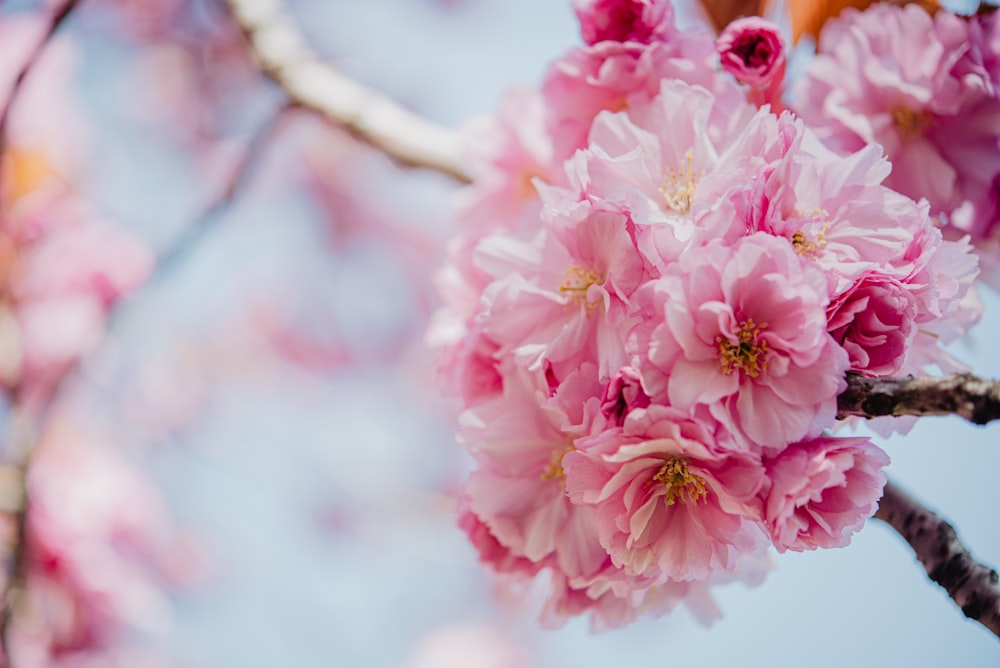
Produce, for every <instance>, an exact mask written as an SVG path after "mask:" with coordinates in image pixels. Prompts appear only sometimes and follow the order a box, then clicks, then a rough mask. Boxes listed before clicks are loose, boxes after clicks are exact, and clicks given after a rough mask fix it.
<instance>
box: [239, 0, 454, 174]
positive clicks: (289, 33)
mask: <svg viewBox="0 0 1000 668" xmlns="http://www.w3.org/2000/svg"><path fill="white" fill-rule="evenodd" d="M226 1H227V4H228V6H229V10H230V12H231V14H232V16H233V18H234V19H235V21H236V23H237V24H239V26H240V29H241V30H242V31H243V33H244V34H245V35H246V38H247V41H248V42H249V45H250V48H251V50H252V51H253V55H254V57H255V58H256V59H257V62H258V64H259V67H260V68H261V71H262V72H264V73H265V74H266V75H267V76H269V77H270V78H271V79H273V80H274V81H275V82H276V83H277V84H278V85H279V86H281V88H282V89H284V91H285V92H286V93H287V94H288V96H289V97H290V98H291V99H293V100H295V101H296V102H298V103H299V104H301V105H302V106H304V107H308V108H309V109H312V110H314V111H317V112H319V113H320V114H322V115H323V116H324V117H325V118H327V119H328V120H329V121H331V122H333V123H335V124H337V125H339V126H341V127H343V128H345V129H346V130H347V131H348V132H350V133H351V134H352V135H354V136H355V137H357V138H358V139H360V140H362V141H364V142H366V143H368V144H371V145H372V146H374V147H375V148H377V149H379V150H380V151H382V152H383V153H385V154H386V155H388V156H389V157H391V158H393V159H394V160H396V161H397V162H398V163H400V164H402V165H404V166H407V167H425V168H428V169H433V170H437V171H439V172H441V173H443V174H446V175H448V176H450V177H452V178H454V179H456V180H458V181H461V182H463V183H465V182H468V181H469V180H470V177H469V176H468V174H466V173H465V170H463V169H462V166H461V161H460V159H459V151H458V140H457V137H456V136H455V133H454V132H452V131H450V130H448V129H445V128H442V127H440V126H437V125H434V124H433V123H430V122H429V121H427V120H425V119H423V118H421V117H420V116H417V115H416V114H414V113H412V112H410V111H408V110H406V109H404V108H403V107H401V106H399V104H397V103H396V102H394V101H393V100H391V99H389V98H388V97H386V96H385V95H382V94H381V93H377V92H375V91H373V90H371V89H368V88H365V87H364V86H362V85H360V84H358V83H357V82H355V81H354V80H352V79H350V78H348V77H346V76H344V75H343V74H341V73H340V72H339V71H337V70H336V69H335V68H333V67H332V66H330V65H329V64H328V63H325V62H323V61H322V60H321V59H320V58H319V56H317V55H316V53H314V52H313V50H312V49H311V48H309V46H308V45H307V44H306V42H305V40H304V39H303V37H302V35H301V34H300V33H299V31H298V29H297V28H296V26H295V24H294V23H293V22H292V20H291V19H290V18H289V16H288V13H287V12H286V11H285V8H284V6H283V4H282V2H281V0H226Z"/></svg>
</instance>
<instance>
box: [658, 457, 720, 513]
mask: <svg viewBox="0 0 1000 668" xmlns="http://www.w3.org/2000/svg"><path fill="white" fill-rule="evenodd" d="M653 480H655V481H656V482H659V483H663V484H664V485H665V486H666V487H667V494H666V496H665V497H664V500H665V501H666V502H667V505H668V506H672V505H674V504H675V503H677V502H678V501H680V502H681V504H682V505H683V504H686V503H689V502H690V503H698V502H699V501H702V500H703V499H705V498H706V497H707V496H708V492H707V491H706V490H705V479H704V478H702V477H701V476H700V475H696V474H694V473H691V471H689V470H688V467H687V461H686V460H684V459H682V458H680V457H673V458H671V459H668V460H667V463H666V464H664V465H663V466H661V467H660V470H659V471H657V472H656V475H654V476H653Z"/></svg>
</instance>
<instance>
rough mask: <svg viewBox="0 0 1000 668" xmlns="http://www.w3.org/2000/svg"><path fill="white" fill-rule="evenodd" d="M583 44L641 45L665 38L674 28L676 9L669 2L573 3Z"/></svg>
mask: <svg viewBox="0 0 1000 668" xmlns="http://www.w3.org/2000/svg"><path fill="white" fill-rule="evenodd" d="M573 5H574V9H575V10H576V15H577V18H579V19H580V34H581V35H582V36H583V41H584V42H586V43H587V44H590V45H594V44H597V43H598V42H642V43H644V44H649V43H650V42H654V41H656V40H658V39H662V38H663V37H664V36H666V35H667V34H668V33H669V32H670V31H671V29H672V28H673V25H674V11H673V7H672V6H671V5H670V3H669V2H667V1H666V0H574V2H573Z"/></svg>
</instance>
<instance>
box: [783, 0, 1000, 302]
mask: <svg viewBox="0 0 1000 668" xmlns="http://www.w3.org/2000/svg"><path fill="white" fill-rule="evenodd" d="M998 20H1000V15H998V14H997V13H996V12H991V13H984V14H981V15H977V16H973V17H961V16H956V15H955V14H952V13H950V12H947V11H940V12H937V13H936V14H935V15H934V16H933V17H932V16H930V15H929V14H928V13H927V12H926V11H925V10H924V9H923V8H921V7H920V5H919V4H908V5H906V6H904V7H900V6H897V5H895V4H892V3H876V4H874V5H872V7H870V8H869V9H867V10H866V11H864V12H858V11H856V10H847V11H845V12H844V13H843V14H842V15H841V17H840V18H838V19H835V20H831V21H830V22H829V23H828V24H827V25H826V26H825V27H824V29H823V33H822V34H821V37H820V43H819V50H818V53H817V56H816V58H815V59H814V60H813V62H812V63H811V64H810V66H809V69H808V72H807V75H806V76H805V77H804V78H803V80H802V81H801V82H800V85H799V86H798V87H797V89H796V91H795V92H796V99H797V100H798V101H799V112H800V113H801V114H802V117H803V118H804V119H805V120H806V122H807V123H809V124H810V125H811V126H813V127H814V128H815V129H816V131H817V133H818V134H819V135H820V136H821V137H822V139H823V140H824V141H826V142H827V143H828V144H829V145H830V146H831V147H833V148H835V149H836V150H839V151H842V152H850V151H856V150H858V149H860V148H862V147H863V146H865V145H866V144H871V143H878V144H881V145H882V146H883V147H884V149H885V152H886V155H887V156H888V157H889V159H890V160H891V161H892V164H893V169H892V173H891V174H890V175H889V176H888V177H887V179H886V184H887V185H888V186H890V187H892V188H894V189H896V190H898V191H899V192H901V193H903V194H905V195H908V196H910V197H913V198H926V199H927V200H928V201H929V203H930V206H931V213H932V215H934V216H937V217H939V218H940V219H941V221H942V222H943V223H945V225H946V227H945V229H946V230H947V231H948V232H949V233H950V234H951V235H952V236H953V237H954V238H958V237H959V236H961V235H963V234H969V235H971V236H972V238H973V239H974V240H975V241H976V242H977V244H978V245H979V246H980V247H981V248H983V249H984V250H985V251H987V253H988V255H989V256H990V257H991V258H995V257H996V256H997V255H998V248H1000V224H998V223H1000V87H998V83H1000V34H998ZM991 264H996V262H995V261H994V262H993V263H991ZM997 276H1000V274H996V273H995V272H994V274H993V275H992V276H991V278H992V279H993V280H991V283H993V284H994V285H995V286H1000V280H998V279H997Z"/></svg>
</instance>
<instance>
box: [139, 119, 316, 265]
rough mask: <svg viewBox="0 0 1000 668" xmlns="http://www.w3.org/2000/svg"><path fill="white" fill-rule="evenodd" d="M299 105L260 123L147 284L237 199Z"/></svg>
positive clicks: (187, 250)
mask: <svg viewBox="0 0 1000 668" xmlns="http://www.w3.org/2000/svg"><path fill="white" fill-rule="evenodd" d="M298 108H299V105H298V104H297V103H296V102H295V101H294V100H291V101H289V102H288V103H286V104H284V105H283V106H281V107H280V108H278V109H277V111H275V112H274V113H273V114H272V115H271V117H270V118H268V119H267V120H266V121H264V123H263V124H262V125H261V126H260V129H258V130H257V132H256V133H255V134H254V136H253V138H252V139H250V141H249V142H247V146H246V149H244V151H243V155H242V157H241V158H240V161H239V162H238V163H237V165H236V167H235V169H234V170H233V172H232V174H231V175H230V177H229V180H228V181H227V182H226V184H225V186H224V188H223V190H222V192H221V193H219V195H218V196H217V197H216V199H215V200H214V201H212V202H210V203H209V204H208V206H207V207H206V208H205V210H204V212H203V213H202V214H201V215H200V216H198V218H197V219H196V220H195V221H194V222H193V223H192V224H190V225H188V227H187V228H186V229H185V230H184V231H183V232H181V234H180V235H178V236H177V238H176V239H175V240H174V241H173V242H172V243H171V244H170V246H169V247H168V248H167V249H166V250H164V251H162V252H161V253H160V254H159V256H158V257H157V261H156V269H155V270H154V274H153V276H152V277H151V279H150V281H147V285H148V284H149V283H150V282H151V281H153V280H156V279H158V278H159V277H160V276H164V275H166V274H167V273H169V272H170V270H171V269H173V267H174V265H176V263H177V262H178V261H179V260H180V259H181V258H183V257H184V256H186V255H187V254H188V253H189V251H190V250H191V249H192V248H193V247H194V246H196V245H197V243H198V241H199V240H201V238H202V237H204V235H205V234H206V233H207V232H208V231H209V230H210V229H211V228H212V227H213V226H214V225H215V223H216V222H217V221H218V220H219V218H220V214H222V212H223V211H225V210H226V209H227V208H228V207H229V206H230V205H231V204H232V203H233V200H235V199H236V196H237V195H238V194H239V193H240V191H242V190H243V188H244V187H245V186H246V184H247V183H248V182H249V180H250V178H251V176H253V173H254V171H255V169H256V168H257V167H259V165H260V161H261V159H262V157H263V155H264V152H265V149H266V148H267V146H268V145H269V144H270V143H271V141H272V140H273V139H274V138H275V136H276V135H277V134H278V131H279V130H280V129H281V126H282V124H283V122H284V121H285V120H286V118H287V117H288V115H289V114H290V113H291V112H293V111H294V110H296V109H298Z"/></svg>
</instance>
